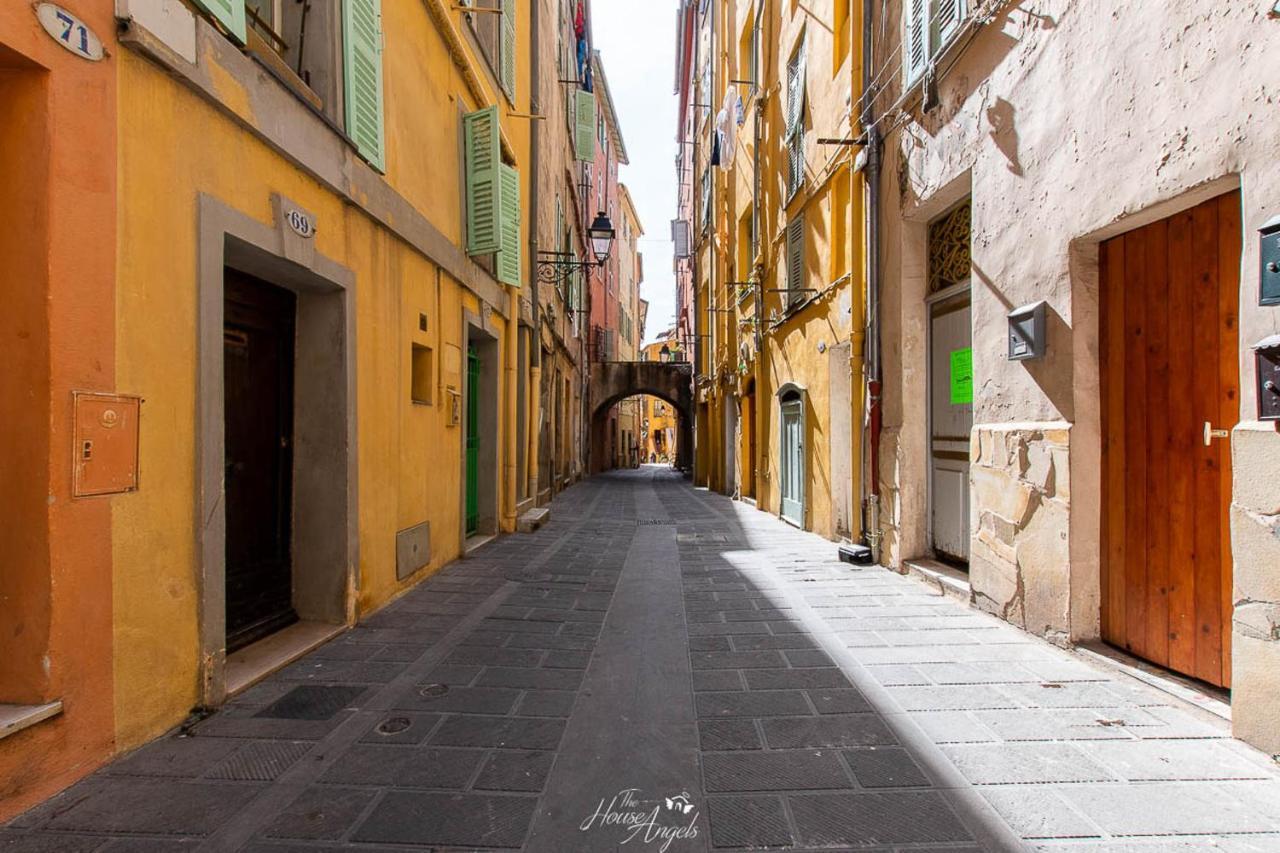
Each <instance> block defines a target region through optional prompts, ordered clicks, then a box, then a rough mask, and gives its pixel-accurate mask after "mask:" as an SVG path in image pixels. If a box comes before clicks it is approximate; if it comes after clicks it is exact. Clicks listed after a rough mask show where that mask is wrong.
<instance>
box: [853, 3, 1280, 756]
mask: <svg viewBox="0 0 1280 853" xmlns="http://www.w3.org/2000/svg"><path fill="white" fill-rule="evenodd" d="M970 5H971V6H973V7H977V11H978V12H980V13H990V19H989V20H988V22H987V23H986V24H985V25H983V26H977V27H972V28H971V29H969V30H966V31H964V32H962V33H961V34H960V36H959V37H958V39H957V40H956V42H955V44H954V45H953V46H952V48H950V49H948V50H947V51H944V53H943V55H942V56H940V57H939V64H938V69H939V71H938V80H937V90H938V100H939V105H938V106H937V107H936V108H934V109H933V110H932V111H931V112H929V113H928V114H924V113H922V112H921V110H920V106H919V102H920V92H919V88H918V87H917V89H916V91H915V92H910V93H904V91H903V85H902V69H901V54H900V51H899V44H898V43H899V41H900V33H901V21H902V17H901V15H902V3H901V2H900V0H889V2H888V3H887V4H886V5H885V6H884V7H882V8H881V9H879V10H878V13H879V14H880V15H881V20H880V21H878V22H877V26H876V34H877V38H878V43H877V46H876V59H875V67H876V68H877V70H878V71H880V72H881V75H882V78H883V79H884V80H887V81H890V82H889V83H888V84H887V85H886V86H885V88H884V89H883V90H882V91H880V92H879V93H878V98H877V112H878V115H880V116H881V117H882V118H883V119H884V120H883V123H882V125H881V126H882V128H885V130H886V137H885V155H884V175H885V181H884V195H883V198H882V200H881V203H882V213H883V215H884V231H883V233H882V237H881V252H882V258H883V265H884V277H885V278H884V298H883V304H882V311H883V313H882V319H883V324H884V328H883V338H884V368H885V395H886V400H885V432H884V435H883V443H882V448H881V453H882V458H883V459H884V464H883V467H882V472H881V475H882V481H883V483H882V487H883V489H884V494H885V496H886V505H885V514H884V524H885V526H886V529H885V530H884V533H885V537H886V538H885V554H886V560H887V561H888V562H889V563H890V565H900V564H901V562H902V560H904V559H909V558H911V557H915V556H920V555H924V554H927V552H928V534H927V518H928V495H927V476H926V475H927V461H928V452H927V451H928V413H927V410H926V407H925V403H924V401H925V399H926V392H927V375H926V371H925V365H926V364H927V362H926V358H925V355H926V353H927V335H926V332H927V313H926V310H925V306H924V303H923V299H924V296H925V289H926V285H925V277H926V255H925V251H926V236H925V235H926V229H927V223H928V222H929V221H930V220H931V219H933V218H934V217H936V216H937V215H938V214H940V213H942V212H943V211H944V210H945V209H946V208H947V207H948V206H949V205H950V204H952V203H954V202H955V201H957V200H959V199H961V198H963V197H964V196H966V195H970V194H971V198H972V206H973V235H972V250H973V276H972V296H973V364H974V376H975V399H974V421H975V424H977V425H978V426H976V427H975V430H974V439H973V447H974V454H975V459H974V467H973V469H972V471H973V473H972V476H973V482H972V498H973V501H972V506H973V510H972V512H973V517H972V527H973V531H974V539H973V549H974V561H973V565H972V573H971V578H972V581H973V587H974V591H975V596H976V597H977V599H978V602H979V604H980V606H984V607H986V608H987V609H991V610H993V611H994V612H997V613H1001V614H1003V615H1005V616H1006V618H1009V619H1011V620H1012V621H1014V622H1017V623H1018V624H1022V625H1025V626H1026V627H1027V628H1028V630H1033V631H1036V632H1037V633H1049V634H1050V635H1052V636H1057V635H1058V632H1065V634H1066V635H1067V636H1068V637H1069V638H1070V639H1071V640H1082V639H1089V638H1094V637H1097V636H1098V632H1099V622H1098V612H1099V605H1100V593H1099V588H1098V576H1099V559H1098V549H1099V515H1100V511H1102V510H1103V509H1104V508H1101V507H1100V484H1099V478H1098V470H1099V465H1100V458H1101V439H1100V428H1099V421H1098V407H1099V397H1098V367H1097V358H1098V343H1097V324H1098V320H1097V245H1098V243H1099V242H1100V241H1102V240H1104V239H1107V238H1109V237H1112V236H1115V235H1116V234H1120V233H1123V232H1125V231H1128V230H1131V229H1133V228H1136V227H1139V226H1141V225H1144V224H1147V223H1149V222H1152V221H1155V220H1158V219H1161V218H1164V217H1167V216H1169V215H1171V214H1173V213H1175V212H1178V211H1180V210H1184V209H1186V208H1189V207H1191V206H1194V205H1195V204H1197V203H1199V202H1201V201H1204V200H1206V199H1208V198H1212V197H1214V196H1216V195H1219V194H1221V193H1225V192H1230V191H1232V190H1236V189H1239V190H1240V193H1241V202H1242V214H1243V216H1242V220H1243V229H1244V231H1243V233H1244V244H1243V247H1242V252H1241V295H1240V306H1239V309H1240V313H1239V328H1240V343H1241V352H1240V361H1239V365H1240V378H1241V389H1242V393H1241V400H1240V421H1241V423H1240V425H1239V426H1238V427H1236V429H1235V430H1234V433H1233V442H1234V445H1235V447H1234V476H1235V507H1234V509H1233V523H1232V539H1233V553H1234V562H1235V582H1236V598H1237V603H1238V610H1237V613H1236V625H1235V634H1234V639H1233V642H1234V644H1235V658H1234V666H1235V673H1234V679H1233V683H1234V692H1235V696H1236V702H1235V706H1236V707H1235V721H1236V722H1235V726H1236V731H1237V734H1238V735H1239V736H1241V737H1244V738H1246V739H1249V740H1253V741H1255V742H1257V743H1259V745H1263V742H1264V741H1266V742H1267V743H1270V744H1271V745H1272V746H1273V747H1274V748H1276V749H1280V742H1277V741H1280V735H1277V734H1275V732H1278V731H1280V714H1277V713H1276V712H1274V711H1272V712H1270V713H1271V714H1272V715H1273V716H1272V717H1270V718H1268V719H1266V720H1262V719H1255V715H1260V714H1263V713H1264V711H1263V709H1264V708H1268V707H1270V708H1274V707H1276V705H1277V703H1276V701H1275V699H1276V698H1277V697H1280V642H1278V641H1277V639H1276V638H1277V632H1276V629H1275V625H1276V622H1277V618H1276V615H1277V610H1276V607H1275V605H1276V603H1277V602H1280V539H1277V538H1276V536H1275V530H1276V528H1275V524H1274V523H1275V520H1276V519H1275V518H1274V515H1275V513H1277V512H1278V511H1280V470H1277V469H1276V468H1275V465H1276V463H1275V461H1274V460H1276V459H1277V458H1280V434H1277V432H1276V431H1275V429H1274V428H1273V427H1274V425H1270V424H1259V423H1258V422H1257V421H1256V420H1254V419H1255V418H1256V417H1257V407H1256V395H1255V387H1254V366H1253V356H1252V353H1251V352H1250V351H1249V345H1250V344H1252V343H1253V342H1255V341H1257V340H1259V339H1261V338H1263V337H1265V336H1267V335H1270V334H1275V333H1276V332H1277V331H1280V309H1277V308H1274V307H1271V308H1264V307H1260V306H1258V304H1257V292H1258V268H1259V267H1258V263H1259V262H1258V236H1257V229H1258V228H1259V227H1260V226H1261V225H1262V224H1263V223H1264V222H1265V221H1267V220H1268V219H1269V218H1271V217H1272V216H1275V215H1276V214H1277V213H1280V166H1277V164H1278V163H1280V110H1277V98H1278V95H1280V87H1277V85H1276V74H1275V69H1276V65H1275V58H1274V52H1273V48H1274V45H1275V44H1276V43H1277V40H1280V19H1275V18H1270V17H1268V16H1267V9H1268V8H1269V7H1270V5H1271V4H1269V3H1264V2H1258V0H1224V2H1219V3H1213V4H1206V3H1201V2H1194V0H1167V2H1160V3H1156V2H1143V3H1126V4H1116V3H1103V2H1100V0H1076V2H1067V0H1029V2H1024V3H1019V4H1005V3H996V4H991V3H984V2H979V0H973V2H972V3H971V4H970ZM886 113H888V115H887V116H886ZM1041 299H1043V300H1046V301H1047V302H1048V306H1049V311H1048V318H1049V351H1048V355H1047V357H1046V358H1044V359H1042V360H1039V361H1032V362H1010V361H1008V360H1007V359H1006V358H1005V340H1006V337H1005V334H1006V333H1005V328H1006V321H1005V315H1006V313H1007V312H1008V311H1009V309H1011V308H1014V307H1016V306H1019V305H1024V304H1027V303H1030V302H1034V301H1037V300H1041ZM1062 425H1069V426H1070V430H1069V432H1065V433H1064V434H1063V443H1062V446H1061V447H1058V443H1057V442H1056V440H1051V439H1050V438H1049V436H1050V435H1051V434H1055V433H1056V431H1057V430H1058V429H1059V427H1061V426H1062ZM1226 426H1230V425H1226ZM997 432H1003V433H1004V434H1005V438H1006V439H1007V440H1016V443H1017V444H1019V445H1021V446H1025V448H1026V452H1027V453H1028V454H1031V453H1032V452H1033V449H1034V448H1041V447H1044V448H1048V449H1049V451H1050V456H1051V458H1052V459H1053V462H1054V475H1055V477H1059V476H1061V475H1065V476H1066V477H1069V479H1070V482H1071V486H1072V489H1073V491H1074V492H1075V493H1076V495H1077V497H1078V500H1076V501H1075V502H1074V505H1075V507H1077V508H1078V509H1079V510H1080V511H1079V512H1074V513H1073V512H1071V509H1072V503H1071V502H1070V501H1069V500H1068V499H1066V498H1063V497H1061V496H1057V495H1055V496H1053V497H1052V499H1051V500H1048V501H1043V500H1042V498H1043V496H1044V495H1043V490H1042V489H1041V488H1040V487H1038V486H1036V485H1035V483H1034V482H1030V481H1028V480H1027V479H1026V475H1025V474H1024V473H1023V472H1021V471H1020V470H1018V469H1019V467H1020V465H1021V463H1020V462H1019V463H1018V464H1017V465H1013V464H1011V463H1010V461H1009V460H1008V459H1007V458H1006V459H1004V460H1003V461H1002V460H1000V459H998V458H995V457H992V458H987V457H985V456H983V455H982V454H985V453H987V452H988V445H987V441H992V442H995V441H996V439H995V438H994V436H995V435H996V434H997ZM1037 435H1039V436H1040V437H1039V438H1036V437H1035V436H1037ZM1068 435H1069V441H1067V440H1066V436H1068ZM1034 452H1036V453H1038V452H1040V451H1039V450H1038V449H1036V450H1034ZM1060 463H1061V464H1060ZM1265 471H1270V472H1271V473H1270V474H1269V475H1268V474H1265V473H1260V472H1265ZM1058 482H1062V480H1059V481H1058ZM1006 489H1012V490H1013V491H1014V493H1016V494H1019V495H1021V494H1025V493H1026V491H1027V490H1028V489H1030V490H1031V494H1032V495H1035V496H1036V497H1035V498H1034V501H1035V502H1036V505H1037V508H1036V510H1035V512H1034V513H1032V514H1031V515H1030V517H1029V518H1026V519H1015V518H1011V517H1010V516H1009V515H1006V514H1004V513H1003V512H1001V509H1002V506H1001V503H1000V501H1001V500H1004V499H1005V498H1004V497H1003V493H1004V491H1005V490H1006ZM1245 495H1248V496H1249V497H1247V498H1246V497H1243V496H1245ZM1003 508H1004V509H1007V507H1003ZM1014 509H1015V510H1016V509H1017V508H1016V507H1015V508H1014ZM1014 515H1017V513H1016V512H1014ZM1014 521H1017V522H1019V523H1017V524H1013V525H1012V526H1010V525H1009V524H1008V522H1014ZM984 525H985V526H984ZM1050 530H1053V531H1054V535H1049V531H1050ZM1032 555H1034V557H1033V556H1032ZM1264 730H1266V731H1269V732H1270V734H1266V735H1263V734H1260V733H1261V732H1263V731H1264Z"/></svg>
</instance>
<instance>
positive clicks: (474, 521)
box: [467, 347, 480, 536]
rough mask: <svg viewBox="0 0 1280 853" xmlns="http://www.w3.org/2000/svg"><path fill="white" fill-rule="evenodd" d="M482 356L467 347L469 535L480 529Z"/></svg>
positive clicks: (473, 348)
mask: <svg viewBox="0 0 1280 853" xmlns="http://www.w3.org/2000/svg"><path fill="white" fill-rule="evenodd" d="M479 487H480V356H479V355H477V354H476V349H475V347H467V535H468V536H471V535H472V534H474V533H476V532H477V531H478V530H479V529H480V489H479Z"/></svg>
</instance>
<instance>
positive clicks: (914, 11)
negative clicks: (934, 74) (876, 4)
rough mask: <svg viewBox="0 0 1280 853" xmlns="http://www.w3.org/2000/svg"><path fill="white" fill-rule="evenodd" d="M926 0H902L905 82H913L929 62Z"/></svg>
mask: <svg viewBox="0 0 1280 853" xmlns="http://www.w3.org/2000/svg"><path fill="white" fill-rule="evenodd" d="M925 3H926V0H904V5H903V27H902V65H903V68H904V70H905V71H906V75H907V83H913V82H915V81H916V80H917V79H919V77H920V75H921V74H923V73H924V67H925V65H926V64H928V62H929V45H928V44H927V43H926V42H927V39H926V36H927V35H928V32H929V28H928V21H927V20H926V16H927V13H926V9H927V7H926V5H925Z"/></svg>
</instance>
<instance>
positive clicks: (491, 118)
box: [462, 106, 502, 255]
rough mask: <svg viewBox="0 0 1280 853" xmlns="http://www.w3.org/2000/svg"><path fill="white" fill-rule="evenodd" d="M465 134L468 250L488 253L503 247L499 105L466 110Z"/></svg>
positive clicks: (475, 252)
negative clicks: (468, 111)
mask: <svg viewBox="0 0 1280 853" xmlns="http://www.w3.org/2000/svg"><path fill="white" fill-rule="evenodd" d="M462 135H463V147H464V148H465V151H466V163H465V169H466V178H467V199H466V201H467V254H469V255H487V254H489V253H490V252H496V251H498V249H500V248H501V246H500V245H499V244H500V242H501V239H502V235H501V230H500V222H499V220H500V217H501V215H502V214H501V207H502V198H501V197H502V186H501V180H500V178H499V177H498V167H499V166H501V165H502V149H501V143H500V142H499V140H498V108H497V107H496V106H491V107H485V108H484V109H482V110H478V111H477V112H474V113H467V114H466V115H465V116H463V117H462Z"/></svg>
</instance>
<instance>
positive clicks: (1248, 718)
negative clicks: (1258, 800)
mask: <svg viewBox="0 0 1280 853" xmlns="http://www.w3.org/2000/svg"><path fill="white" fill-rule="evenodd" d="M1231 448H1232V460H1231V464H1232V477H1233V480H1234V485H1233V489H1232V502H1231V551H1232V562H1233V564H1234V565H1233V573H1234V575H1233V577H1234V590H1235V591H1234V595H1233V600H1234V603H1235V614H1234V617H1233V619H1232V631H1231V717H1232V728H1233V733H1234V734H1235V736H1236V737H1238V738H1241V739H1242V740H1246V741H1248V742H1249V743H1251V744H1253V745H1254V746H1256V747H1258V748H1259V749H1262V750H1265V751H1267V752H1270V753H1272V754H1277V753H1280V703H1277V702H1276V697H1278V696H1280V432H1277V431H1276V425H1275V424H1273V423H1262V422H1257V421H1254V422H1245V423H1242V424H1240V425H1239V426H1237V427H1236V428H1235V430H1234V431H1233V432H1232V435H1231Z"/></svg>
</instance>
